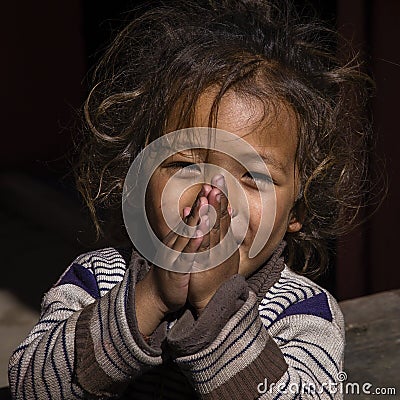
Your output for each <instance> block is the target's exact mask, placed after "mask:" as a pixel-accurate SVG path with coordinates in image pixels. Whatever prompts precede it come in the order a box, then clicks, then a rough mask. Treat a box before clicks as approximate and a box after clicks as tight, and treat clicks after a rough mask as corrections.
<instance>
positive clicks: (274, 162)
mask: <svg viewBox="0 0 400 400" xmlns="http://www.w3.org/2000/svg"><path fill="white" fill-rule="evenodd" d="M257 154H258V156H259V157H260V158H261V159H262V160H263V161H264V163H265V164H266V165H268V166H272V167H273V168H274V169H278V170H281V171H286V168H287V163H285V164H283V163H282V162H281V161H279V160H278V159H277V158H276V157H274V156H273V155H272V154H271V153H263V154H260V153H257ZM243 156H245V157H249V158H250V159H252V158H253V159H254V158H255V157H254V154H251V153H244V154H243Z"/></svg>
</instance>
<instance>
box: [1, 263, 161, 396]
mask: <svg viewBox="0 0 400 400" xmlns="http://www.w3.org/2000/svg"><path fill="white" fill-rule="evenodd" d="M102 265H103V267H104V263H103V264H102ZM108 267H110V266H108ZM137 267H138V266H137V265H131V266H130V267H129V268H127V269H126V271H124V273H123V274H122V275H121V277H120V278H119V282H118V283H116V284H115V285H113V286H112V288H110V290H108V291H107V293H105V294H104V295H103V296H100V291H99V288H98V284H97V283H98V282H97V281H96V278H95V274H94V273H93V271H92V270H91V269H90V268H85V267H84V266H83V265H80V264H78V263H73V264H72V265H71V266H70V268H69V269H68V270H67V271H66V272H65V274H64V275H63V277H62V278H61V279H60V281H59V283H58V284H56V286H55V287H53V288H52V289H51V290H50V291H49V292H48V293H47V294H46V296H45V298H44V300H43V303H42V312H41V317H40V320H39V322H38V323H37V324H36V326H35V327H34V328H33V330H32V331H31V333H30V334H29V336H28V338H27V339H26V340H25V341H24V342H23V343H22V344H21V345H20V346H19V347H18V348H17V349H16V350H15V352H14V354H13V355H12V357H11V359H10V363H9V382H10V388H11V391H12V395H13V397H14V398H18V399H25V398H27V399H40V400H42V399H52V400H54V399H63V400H64V399H83V398H109V397H113V396H115V395H117V394H119V393H120V392H121V391H122V390H124V388H125V386H126V385H127V384H128V383H129V382H130V381H131V380H132V379H134V378H135V377H136V376H138V375H140V374H142V373H143V372H144V371H146V370H147V369H149V368H151V367H152V366H156V365H159V364H161V362H162V360H161V349H160V348H157V347H151V346H149V345H147V344H146V343H145V342H144V340H143V339H142V338H141V336H140V334H139V332H138V331H137V328H136V321H135V316H134V314H133V315H132V313H133V312H134V311H133V310H134V307H132V304H133V302H134V299H133V298H132V296H133V293H134V290H133V289H134V284H135V281H136V276H137V271H136V270H135V268H137ZM104 268H105V267H104ZM107 271H108V273H109V276H111V275H112V268H111V267H110V268H108V270H107Z"/></svg>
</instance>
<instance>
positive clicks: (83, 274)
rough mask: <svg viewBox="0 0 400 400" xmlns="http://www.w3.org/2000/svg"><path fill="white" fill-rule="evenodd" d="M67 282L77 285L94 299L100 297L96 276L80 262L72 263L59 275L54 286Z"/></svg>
mask: <svg viewBox="0 0 400 400" xmlns="http://www.w3.org/2000/svg"><path fill="white" fill-rule="evenodd" d="M68 283H69V284H72V285H76V286H79V287H80V288H82V289H83V290H85V291H86V292H87V293H88V294H90V295H91V296H92V297H94V298H95V299H99V298H100V292H99V287H98V285H97V282H96V278H95V277H94V275H93V274H92V273H91V272H90V271H88V269H87V268H85V267H83V266H82V265H80V264H76V263H74V264H72V265H71V267H70V268H69V269H68V270H67V271H66V272H65V274H64V275H63V276H62V277H61V279H60V281H59V282H58V283H57V285H56V286H61V285H66V284H68Z"/></svg>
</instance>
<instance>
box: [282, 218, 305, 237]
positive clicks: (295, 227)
mask: <svg viewBox="0 0 400 400" xmlns="http://www.w3.org/2000/svg"><path fill="white" fill-rule="evenodd" d="M302 226H303V224H302V223H301V222H300V221H298V220H297V218H296V217H295V216H291V217H290V220H289V224H288V226H287V229H286V232H288V233H294V232H298V231H299V230H300V229H301V228H302Z"/></svg>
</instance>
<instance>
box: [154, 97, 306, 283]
mask: <svg viewBox="0 0 400 400" xmlns="http://www.w3.org/2000/svg"><path fill="white" fill-rule="evenodd" d="M214 96H215V93H214V92H212V91H208V92H206V93H204V94H203V95H202V96H201V97H200V99H199V101H198V103H197V107H196V112H195V120H194V126H198V127H201V126H203V127H204V126H208V119H209V114H210V110H211V106H212V102H213V100H214ZM272 114H273V116H264V107H263V105H262V103H261V102H259V101H258V100H249V99H244V98H242V97H239V96H238V95H236V94H235V93H233V92H229V93H227V94H226V95H225V96H224V97H223V98H222V100H221V102H220V105H219V110H218V123H217V128H219V129H222V130H225V131H228V132H230V133H232V134H234V135H237V136H239V137H240V138H242V139H243V140H245V141H246V142H247V143H249V144H250V145H251V146H252V147H253V148H254V149H255V150H256V151H257V152H258V154H259V155H260V156H261V158H262V159H263V160H264V162H265V164H266V166H267V168H268V170H269V172H270V174H271V178H272V182H271V181H270V180H268V182H267V181H266V182H262V179H263V178H262V177H258V178H256V179H258V180H259V182H258V183H259V184H261V185H264V184H265V185H274V188H275V193H276V215H275V221H274V223H273V227H272V232H271V235H270V237H269V239H268V241H267V243H266V244H265V246H264V247H263V249H262V250H261V252H259V253H258V255H257V256H255V257H254V258H251V257H249V250H250V247H251V244H252V243H253V240H254V237H255V235H256V232H257V230H258V228H259V224H260V220H261V213H262V212H268V210H266V209H265V208H266V207H264V209H263V207H262V206H261V198H260V195H259V192H258V188H259V187H260V186H258V187H257V185H256V183H255V181H254V175H251V174H249V171H246V170H245V169H244V168H243V166H242V165H240V163H238V162H237V161H235V160H234V159H233V158H231V157H229V156H228V155H226V154H223V153H220V152H216V151H212V150H211V151H207V152H205V151H204V150H198V151H197V150H193V151H191V152H183V153H178V154H175V155H174V156H172V157H170V158H169V159H168V160H166V162H163V163H162V164H161V165H160V166H159V167H158V168H157V169H156V171H155V172H154V174H153V176H152V178H151V180H150V182H149V186H148V191H147V195H146V211H147V215H148V218H149V222H150V225H151V226H152V229H153V230H154V232H155V234H156V235H157V237H158V238H159V239H160V240H163V238H164V237H165V236H166V235H167V234H168V233H169V232H170V228H169V227H168V226H167V224H166V222H165V220H164V217H163V215H162V210H161V195H162V192H163V190H164V188H165V186H166V184H167V182H168V181H169V180H170V179H171V178H172V176H173V175H174V174H176V173H177V168H180V166H181V168H183V167H184V166H187V165H188V164H191V163H193V164H196V163H208V164H214V165H215V166H216V167H217V170H218V167H219V168H221V171H223V170H225V171H229V173H230V174H231V176H232V177H233V178H234V179H235V180H236V182H238V183H239V185H240V186H241V189H242V191H243V192H244V193H245V196H246V198H247V202H248V204H249V210H248V212H249V214H248V216H247V218H248V226H247V232H245V236H244V239H243V242H242V243H241V244H240V247H239V254H240V264H239V273H240V274H242V275H244V276H248V275H250V274H252V273H253V272H254V271H255V270H257V269H258V268H259V267H260V266H261V265H262V264H263V263H264V262H265V261H266V260H267V259H268V258H269V257H270V256H271V255H272V253H273V251H274V250H275V248H276V247H277V246H278V244H279V243H280V241H281V240H282V239H283V237H284V235H285V233H286V232H295V231H298V230H300V229H301V223H300V222H299V221H297V220H296V218H295V217H294V216H293V215H292V213H291V210H292V207H293V204H294V201H295V199H296V197H297V195H298V190H299V184H298V182H297V180H296V177H297V175H298V174H297V168H296V165H295V154H296V146H297V133H296V128H297V126H296V120H295V116H294V114H293V112H292V111H291V110H289V109H288V108H287V107H284V106H283V105H282V106H281V107H279V108H276V109H275V112H274V113H272ZM171 130H172V129H171ZM222 174H224V173H223V172H222ZM260 181H261V182H260ZM227 189H228V200H229V192H230V185H229V181H227ZM231 189H232V188H231ZM199 190H200V186H199V185H197V186H196V185H195V186H192V187H191V188H189V189H188V190H186V191H185V192H184V193H183V194H182V196H181V197H180V201H179V210H181V212H182V215H181V216H182V217H183V209H184V208H185V207H191V206H192V204H193V202H194V200H195V198H196V196H197V194H198V192H199ZM171 206H173V205H171ZM243 212H244V210H241V207H240V206H239V207H237V209H233V211H232V221H231V227H232V231H233V233H234V234H235V227H236V225H237V223H236V222H237V221H239V220H240V219H241V214H242V213H243ZM246 212H247V211H246Z"/></svg>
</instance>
